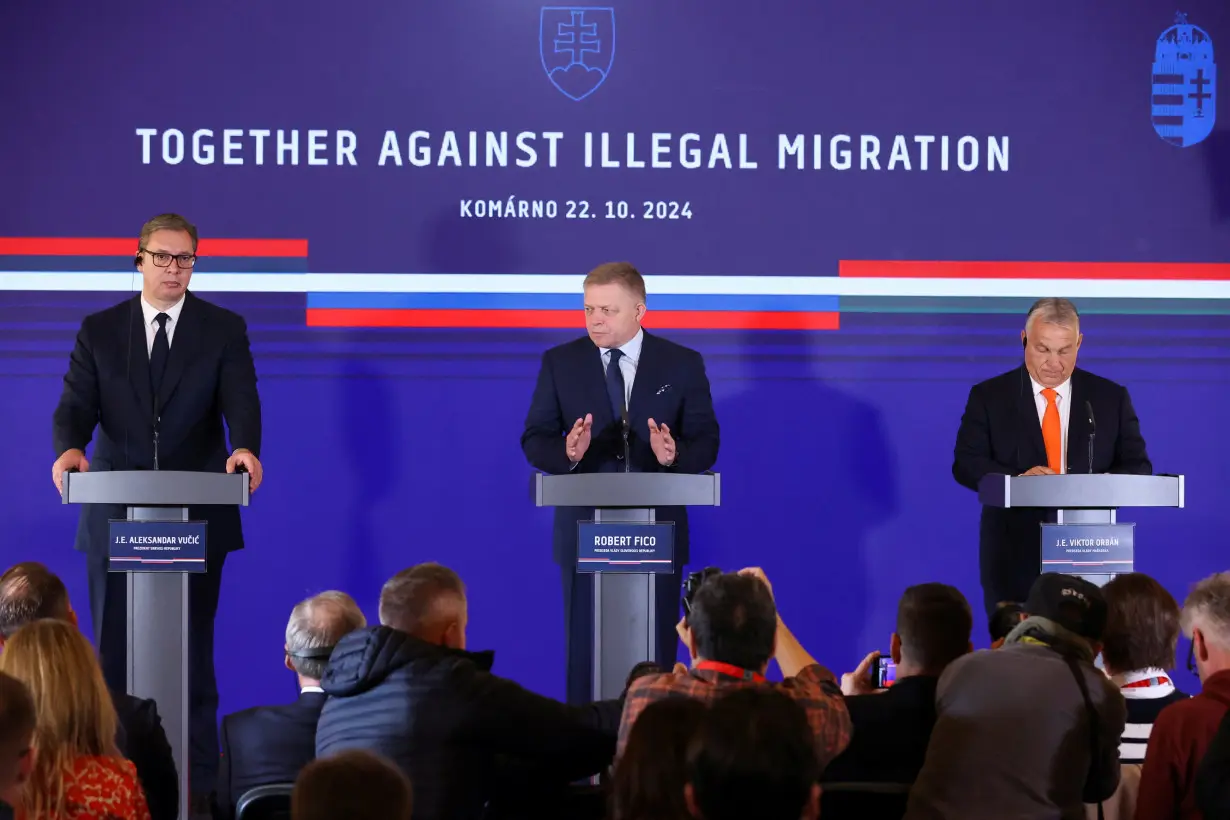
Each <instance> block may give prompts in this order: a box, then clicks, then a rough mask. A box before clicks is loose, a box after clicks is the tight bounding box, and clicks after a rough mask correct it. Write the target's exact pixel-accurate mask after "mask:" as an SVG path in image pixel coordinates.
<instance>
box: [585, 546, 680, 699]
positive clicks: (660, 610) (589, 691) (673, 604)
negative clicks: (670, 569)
mask: <svg viewBox="0 0 1230 820" xmlns="http://www.w3.org/2000/svg"><path fill="white" fill-rule="evenodd" d="M561 573H562V578H563V584H564V624H565V626H566V628H567V630H568V703H570V704H572V705H574V706H579V705H581V704H585V703H592V702H593V700H594V649H593V646H594V579H593V576H592V575H589V574H587V573H578V572H577V571H576V567H575V565H568V566H564V567H561ZM681 583H682V581H681V580H680V573H679V572H678V571H676V572H675V573H674V574H672V575H659V576H658V578H657V581H656V587H655V589H656V591H657V599H658V600H657V612H656V618H657V625H658V640H657V644H658V652H657V657H656V658H644V660H647V661H657V662H658V663H659V664H661V665H662V666H664V667H665V668H666V669H670V668H671V667H672V666H674V664H675V659H676V658H677V657H678V654H679V635H678V634H677V633H676V632H675V625H676V624H677V623H678V622H679V618H680V609H679V607H680V605H679V599H680V593H681V588H680V585H681ZM627 671H629V672H631V671H632V670H631V669H628V670H627Z"/></svg>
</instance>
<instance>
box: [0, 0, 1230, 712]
mask: <svg viewBox="0 0 1230 820" xmlns="http://www.w3.org/2000/svg"><path fill="white" fill-rule="evenodd" d="M1184 11H1185V12H1186V13H1187V17H1186V21H1185V22H1184V21H1176V17H1175V9H1174V8H1173V7H1172V6H1171V5H1170V4H1168V3H1164V2H1162V1H1161V0H1129V1H1128V2H1117V3H1111V2H1102V3H1095V4H1086V5H1085V6H1083V7H1079V8H1078V7H1074V6H1072V4H1070V3H1066V2H1063V3H1061V2H1058V0H1044V1H1043V2H1039V3H1034V4H1032V5H1030V6H1029V8H1027V9H1026V8H1020V9H1017V8H1009V7H1002V6H1001V5H997V4H996V5H993V4H986V3H976V2H973V1H972V0H936V1H935V2H932V3H929V4H923V5H920V4H916V3H908V2H903V0H874V1H873V2H865V3H861V4H853V5H851V4H846V5H844V6H843V5H842V4H832V3H821V4H802V3H797V2H783V0H766V2H763V3H760V4H757V5H755V7H754V8H753V7H752V6H749V5H748V4H747V3H736V2H734V0H710V2H707V3H705V4H703V5H702V4H699V3H694V2H676V3H669V4H660V3H655V4H651V3H647V2H643V0H642V1H640V2H632V1H631V0H621V2H617V3H613V4H612V6H610V7H605V8H584V9H571V8H564V9H561V8H555V7H551V8H546V9H544V8H543V7H542V6H541V5H540V4H537V3H529V2H523V0H500V2H494V0H486V2H482V1H480V0H455V1H454V2H450V3H443V4H440V3H413V4H393V5H390V4H388V3H381V2H373V0H355V2H352V3H349V4H348V5H347V6H346V7H345V9H344V11H339V9H338V7H337V6H336V4H326V3H321V2H315V1H314V0H313V1H312V2H305V1H304V0H300V2H296V3H293V4H292V3H290V2H287V0H270V2H267V3H264V4H261V5H260V6H259V7H254V6H252V5H251V4H247V3H238V2H217V3H211V4H208V5H207V6H205V7H202V6H199V5H198V6H194V7H192V8H188V7H184V8H176V7H168V6H166V5H165V4H154V3H150V2H134V3H128V4H126V5H125V6H124V8H123V9H112V8H107V9H105V10H104V9H101V8H94V7H90V8H83V7H81V6H79V4H76V3H69V2H67V1H66V0H39V2H35V1H34V0H15V2H11V3H9V4H7V5H6V7H5V9H4V11H3V12H0V78H3V79H0V102H2V103H3V104H2V106H0V111H3V114H2V115H0V117H2V119H0V181H2V184H3V191H4V194H5V196H4V197H3V198H2V199H0V271H2V272H0V333H2V334H3V345H2V346H0V378H2V379H3V381H2V383H0V426H2V429H4V430H5V431H6V433H7V441H8V449H7V453H8V459H7V464H8V469H7V471H6V473H5V475H4V478H3V479H2V482H3V484H2V486H0V498H2V499H3V510H4V514H3V516H0V562H3V563H5V564H8V563H12V562H14V561H17V560H21V559H27V558H36V559H39V560H43V561H45V562H47V563H48V564H49V565H50V566H52V567H53V568H54V569H56V570H57V571H59V572H60V573H61V574H62V575H63V576H64V577H65V579H66V581H67V582H68V583H69V584H70V588H71V592H72V594H73V597H74V601H75V602H76V604H77V607H78V609H79V610H80V611H81V614H82V616H83V619H85V615H86V610H87V609H88V607H87V606H86V600H87V599H86V587H85V566H84V560H83V558H82V556H80V555H78V554H76V553H74V552H73V551H72V549H71V544H72V536H73V532H74V528H75V525H76V511H75V510H72V509H69V508H66V507H64V506H62V505H61V504H60V503H59V499H58V497H57V495H56V493H55V491H54V488H53V486H52V484H51V482H50V476H49V467H50V464H51V462H52V460H53V458H54V455H55V454H54V453H52V452H51V446H50V418H51V411H52V409H53V408H54V406H55V403H56V400H57V397H58V395H59V390H60V380H61V378H62V376H63V373H64V370H65V368H66V365H67V356H68V352H69V350H70V349H71V345H72V340H73V336H74V333H75V331H76V328H77V326H78V324H79V322H80V320H81V318H82V317H83V316H84V315H85V314H87V313H88V312H91V311H93V310H97V309H100V308H102V307H105V306H108V305H110V304H113V303H115V302H117V301H119V300H120V299H122V298H124V297H125V294H126V293H128V292H130V291H131V290H132V289H133V288H134V287H135V286H136V285H138V284H139V280H135V281H134V277H133V276H132V275H131V271H130V269H129V268H126V267H125V264H126V260H129V259H131V252H132V248H133V247H134V246H135V235H136V232H137V229H138V228H139V226H140V225H141V223H142V222H144V221H145V220H146V219H147V218H148V217H150V216H152V215H153V214H156V213H159V212H162V211H167V210H174V211H178V212H181V213H184V214H185V215H187V216H188V217H189V218H190V219H192V220H193V221H195V222H196V223H197V224H198V226H199V227H200V230H201V232H202V236H203V237H204V240H203V244H202V248H201V253H202V259H201V262H200V263H199V267H198V271H197V273H196V275H195V278H194V280H193V287H194V289H195V290H196V291H197V292H199V293H201V294H202V295H204V296H205V298H210V299H214V300H215V301H217V302H219V303H221V304H223V305H225V306H228V307H231V308H233V309H235V310H238V311H240V312H241V313H243V315H244V316H245V317H247V319H248V322H249V327H250V332H251V337H252V342H253V349H254V353H255V355H256V357H257V367H258V372H259V375H260V389H261V396H262V401H263V404H264V410H265V430H266V433H265V448H264V452H263V454H262V456H263V459H262V460H263V462H264V464H265V469H266V482H265V484H264V486H263V487H262V488H261V490H260V491H259V492H258V493H257V494H256V497H255V499H254V503H253V506H252V507H251V508H250V509H249V510H247V511H246V512H245V514H244V522H245V527H246V532H247V537H248V544H249V548H248V549H246V550H244V551H243V552H240V553H236V554H233V555H232V556H231V557H230V558H229V559H228V561H227V565H226V570H225V573H226V574H225V583H224V587H223V591H222V599H221V605H220V606H221V609H220V613H219V616H218V654H219V684H220V688H221V694H222V709H223V711H231V710H234V709H237V708H241V707H244V706H247V705H251V704H255V703H259V702H267V701H274V700H283V699H287V698H289V697H290V696H291V694H292V691H293V689H292V687H293V680H292V678H291V676H290V674H289V673H287V672H285V671H284V670H283V669H282V667H281V647H282V630H283V628H284V626H285V621H286V617H287V616H288V614H289V611H290V608H291V606H292V605H293V604H294V603H295V602H296V601H297V600H299V599H300V598H302V597H304V596H306V595H308V594H311V593H313V592H316V591H319V590H321V589H324V588H329V587H336V588H340V589H344V590H346V591H348V592H351V593H352V594H353V595H355V597H356V598H357V599H358V600H359V601H360V603H361V604H362V605H363V606H364V608H365V610H366V611H367V612H368V614H369V617H371V618H374V617H375V602H376V598H377V595H378V592H379V588H380V584H381V583H382V582H383V581H384V580H385V579H386V578H387V577H389V576H390V575H392V574H393V573H394V572H396V571H398V570H400V569H402V568H404V567H406V566H409V565H411V564H413V563H417V562H419V561H425V560H439V561H442V562H444V563H447V564H449V565H450V566H452V567H454V568H455V569H457V570H458V571H459V572H460V573H461V574H462V575H463V577H464V578H465V579H466V581H467V583H468V585H469V588H470V607H471V626H470V640H471V643H472V644H473V645H475V646H477V647H483V648H486V647H492V648H496V649H497V650H498V654H497V657H498V660H497V667H496V668H497V670H498V671H499V672H501V673H503V674H505V675H508V676H511V677H514V678H517V679H519V680H521V681H523V682H524V683H526V684H527V685H529V686H531V687H533V688H535V689H538V690H539V691H542V692H545V693H549V694H553V695H562V693H563V678H564V664H563V656H564V653H563V646H564V644H563V639H564V634H563V623H562V614H561V608H562V602H561V600H560V592H559V589H558V574H557V572H556V571H555V569H554V566H553V564H552V563H551V557H550V527H551V522H550V512H549V511H547V510H537V509H535V508H533V506H532V505H531V503H530V499H529V491H528V486H529V481H528V476H529V468H528V467H527V465H526V464H525V461H524V458H523V456H522V454H521V452H520V449H519V446H518V437H519V434H520V432H521V426H522V422H523V418H524V412H525V409H526V407H527V404H528V400H529V395H530V390H531V388H532V385H533V379H534V377H535V374H536V370H537V366H538V359H539V356H540V354H541V351H542V350H543V349H544V348H545V347H547V346H549V345H552V344H556V343H558V342H561V341H564V340H566V339H569V338H572V337H574V336H576V335H578V334H579V333H580V328H581V326H582V323H583V318H582V313H581V310H580V297H579V284H580V276H581V275H582V274H584V272H585V271H586V270H588V269H589V268H591V267H593V266H595V265H596V264H598V263H600V262H603V261H609V260H612V259H628V260H631V261H633V262H634V263H635V264H637V265H638V266H639V267H640V268H641V270H642V271H644V272H645V273H646V274H647V275H648V276H649V277H650V279H649V289H650V298H649V307H650V313H649V318H648V320H647V322H648V324H649V326H651V327H653V328H655V329H658V330H659V331H660V332H661V333H662V334H663V335H667V336H669V337H671V338H674V339H676V340H678V341H680V342H682V343H684V344H688V345H691V346H694V347H696V348H698V349H699V350H701V351H702V352H703V353H704V355H705V357H706V362H707V364H708V366H709V373H710V378H711V379H712V383H713V391H714V398H715V402H716V407H717V411H718V414H719V418H720V421H721V424H722V429H723V446H722V450H721V456H720V459H719V463H718V469H719V470H720V471H721V472H722V475H723V484H724V487H723V505H722V506H721V507H720V508H717V509H714V510H701V511H697V512H696V513H695V514H694V518H693V521H694V527H693V544H694V546H693V550H694V552H693V557H694V561H695V567H700V566H704V565H718V566H722V567H726V568H738V567H741V566H746V565H752V564H758V565H761V566H764V567H765V568H766V571H767V573H768V575H769V577H770V578H771V579H772V580H773V581H774V583H775V588H776V590H777V594H778V597H779V601H780V605H781V608H782V610H783V613H784V615H785V617H786V618H787V619H788V620H789V622H790V623H791V626H792V627H793V628H794V629H795V631H796V633H797V634H798V635H799V636H800V638H801V639H802V641H803V643H804V645H805V646H807V647H808V648H809V649H810V650H811V651H812V652H813V654H815V655H816V656H817V657H818V658H820V659H822V660H823V661H824V662H826V663H828V664H830V665H831V666H833V667H835V668H836V669H837V670H838V671H841V670H844V669H849V668H852V667H853V665H854V664H855V663H856V662H857V660H858V659H860V658H861V656H862V655H863V654H864V653H865V652H867V651H870V650H872V649H886V648H887V642H888V634H889V632H890V631H891V629H892V625H893V620H894V615H895V608H896V602H897V599H898V597H899V595H900V593H901V591H902V589H903V588H904V587H905V586H907V585H909V584H912V583H917V582H921V581H928V580H943V581H948V582H951V583H954V584H956V585H958V586H959V587H960V588H961V589H962V590H963V591H964V592H965V593H966V595H967V596H968V597H969V598H970V600H971V601H974V602H975V603H977V602H978V601H979V600H981V594H980V592H979V588H978V572H977V518H978V505H977V503H976V500H975V498H974V496H973V494H971V493H969V492H967V491H965V490H963V489H962V488H960V487H958V486H957V485H956V484H955V482H953V480H952V478H951V474H950V466H951V459H952V443H953V438H954V436H955V433H956V429H957V424H958V421H959V418H960V414H961V410H962V408H963V406H964V401H965V398H966V394H967V391H968V389H969V387H970V385H971V384H973V383H974V382H976V381H979V380H981V379H984V378H987V377H989V376H992V375H995V374H997V373H999V372H1002V371H1004V370H1006V369H1008V368H1011V367H1013V366H1015V365H1016V364H1017V363H1018V362H1019V356H1020V344H1019V341H1018V339H1017V334H1018V332H1019V330H1020V327H1021V325H1022V321H1023V313H1024V310H1025V308H1026V306H1027V305H1028V304H1029V302H1030V301H1031V299H1032V297H1035V296H1042V295H1067V296H1071V297H1073V298H1074V299H1076V301H1077V303H1078V306H1080V307H1081V308H1082V310H1083V312H1084V314H1085V318H1084V321H1083V324H1082V329H1083V331H1084V333H1085V346H1084V347H1083V348H1082V354H1081V362H1080V363H1081V365H1082V366H1084V367H1086V368H1088V369H1090V370H1093V371H1094V372H1097V373H1099V374H1100V375H1103V376H1107V377H1109V378H1112V379H1115V380H1118V381H1121V382H1123V383H1125V384H1127V385H1128V386H1129V387H1130V389H1131V390H1132V394H1133V399H1134V401H1135V403H1136V406H1137V409H1138V411H1139V414H1140V417H1141V421H1142V425H1143V430H1144V433H1145V436H1146V438H1147V441H1148V444H1149V450H1150V454H1151V456H1152V458H1153V462H1154V465H1155V468H1156V469H1157V470H1158V471H1159V472H1181V473H1184V474H1186V475H1187V476H1188V492H1187V508H1186V509H1184V510H1179V511H1173V510H1171V511H1139V512H1135V511H1134V512H1133V513H1131V515H1130V516H1125V517H1129V518H1131V519H1132V520H1135V521H1137V522H1138V528H1137V540H1138V568H1140V569H1142V570H1143V571H1146V572H1149V573H1151V574H1153V575H1155V576H1156V577H1158V578H1159V579H1160V580H1162V581H1163V582H1164V583H1165V584H1166V585H1167V587H1168V588H1169V589H1170V590H1171V591H1172V592H1173V593H1174V594H1175V595H1176V596H1177V597H1180V598H1181V597H1182V596H1183V595H1184V594H1185V592H1186V589H1187V587H1188V585H1189V584H1190V583H1191V582H1193V581H1195V580H1197V579H1198V578H1200V577H1202V576H1204V575H1207V574H1209V573H1211V572H1214V571H1218V570H1222V569H1226V557H1225V556H1226V551H1225V548H1224V544H1223V540H1224V539H1223V537H1222V534H1221V531H1220V529H1219V526H1218V525H1219V522H1220V521H1221V520H1222V516H1220V515H1219V513H1220V512H1221V504H1222V503H1224V501H1223V499H1224V495H1225V492H1224V488H1225V487H1226V486H1227V484H1228V481H1230V475H1228V468H1227V466H1226V465H1227V463H1228V461H1230V459H1228V456H1230V451H1228V450H1230V448H1228V447H1227V444H1226V441H1225V438H1224V437H1223V436H1221V435H1220V431H1221V430H1222V429H1223V427H1224V418H1225V415H1226V404H1227V399H1228V398H1230V383H1228V378H1230V369H1228V367H1227V365H1228V364H1230V264H1227V261H1228V259H1230V226H1228V218H1227V217H1228V214H1230V194H1228V193H1227V192H1228V191H1230V170H1228V169H1230V136H1228V132H1227V130H1226V128H1225V127H1224V126H1218V125H1217V124H1216V113H1217V112H1218V110H1219V109H1220V110H1221V111H1223V112H1224V110H1225V109H1224V105H1223V104H1222V98H1223V97H1224V96H1225V95H1224V94H1220V93H1218V91H1217V89H1216V60H1215V56H1216V55H1215V54H1214V53H1213V51H1212V43H1213V42H1215V41H1216V42H1219V43H1220V42H1230V40H1227V38H1230V7H1227V6H1226V4H1225V3H1224V2H1217V0H1200V1H1199V2H1196V1H1193V2H1192V3H1190V4H1189V7H1188V8H1186V9H1184ZM420 132H421V133H420ZM450 132H451V133H452V136H449V134H450ZM471 132H473V137H471ZM604 134H605V135H606V138H605V144H606V146H607V148H606V152H605V154H604V153H603V144H604V143H603V135H604ZM587 135H589V136H588V137H587ZM629 135H631V136H629ZM689 135H690V136H689ZM471 140H473V142H472V143H471ZM587 144H588V153H587ZM471 145H472V146H473V148H471ZM629 145H631V149H630V148H629ZM292 146H293V149H292ZM630 152H631V159H632V162H631V163H630V162H629V153H630ZM604 159H605V162H606V166H607V167H604ZM239 160H241V161H242V163H240V162H238V161H239ZM655 160H656V162H657V166H658V167H654V163H655ZM638 162H643V163H644V166H645V167H637V163H638ZM416 163H417V164H416ZM615 163H618V167H613V165H614V164H615ZM753 163H754V164H755V167H750V166H751V165H752V164H753ZM668 164H669V167H667V165H668ZM696 164H699V167H690V166H693V165H696ZM728 165H729V167H728ZM629 166H631V167H629ZM817 166H818V167H817ZM496 203H498V204H496ZM608 203H609V204H608ZM621 203H626V204H624V205H621ZM570 214H571V216H570ZM220 240H251V241H246V242H223V241H220ZM282 240H285V241H282ZM211 243H212V244H211ZM975 608H977V607H975ZM86 620H88V619H86ZM978 629H979V630H980V633H979V636H978V637H979V639H980V641H981V642H982V643H984V644H985V638H984V636H983V634H982V632H981V630H982V624H981V623H979V626H978ZM1184 684H1185V685H1186V686H1187V687H1189V688H1191V687H1193V686H1194V682H1192V681H1191V680H1190V679H1184Z"/></svg>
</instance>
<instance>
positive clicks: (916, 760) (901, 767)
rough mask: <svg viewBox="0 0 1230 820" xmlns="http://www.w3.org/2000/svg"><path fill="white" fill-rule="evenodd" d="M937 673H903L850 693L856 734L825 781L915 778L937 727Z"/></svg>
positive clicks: (904, 780) (848, 701)
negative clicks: (881, 686)
mask: <svg viewBox="0 0 1230 820" xmlns="http://www.w3.org/2000/svg"><path fill="white" fill-rule="evenodd" d="M938 682H939V678H938V677H933V676H928V675H913V676H911V677H908V678H902V679H901V680H899V681H897V682H896V683H895V684H893V686H891V687H890V688H889V689H888V691H886V692H881V693H876V694H870V695H855V696H853V697H848V698H846V708H847V709H849V710H850V723H851V724H852V725H853V727H854V733H853V734H852V735H851V737H850V745H849V746H847V747H846V750H845V751H844V752H842V753H841V754H839V755H838V756H837V757H835V758H834V759H833V762H831V763H830V764H829V765H828V766H827V767H826V768H825V770H824V782H826V783H870V782H875V783H913V782H914V779H915V778H916V777H918V772H919V770H921V769H922V764H923V760H924V759H925V758H926V756H927V744H928V743H930V741H931V730H932V729H934V728H935V688H936V684H937V683H938Z"/></svg>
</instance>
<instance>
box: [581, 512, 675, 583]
mask: <svg viewBox="0 0 1230 820" xmlns="http://www.w3.org/2000/svg"><path fill="white" fill-rule="evenodd" d="M674 571H675V524H674V522H669V521H668V522H665V523H661V524H647V523H646V524H636V523H627V522H620V523H609V524H608V523H603V522H595V521H579V522H577V572H648V573H663V574H670V573H672V572H674Z"/></svg>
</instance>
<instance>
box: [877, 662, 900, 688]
mask: <svg viewBox="0 0 1230 820" xmlns="http://www.w3.org/2000/svg"><path fill="white" fill-rule="evenodd" d="M871 677H872V682H873V683H874V684H875V688H876V689H887V688H888V687H890V686H892V685H893V684H894V683H895V682H896V680H897V664H895V663H893V659H892V658H891V657H889V656H888V655H881V656H880V657H879V658H877V659H876V665H875V669H874V670H873V672H872V675H871Z"/></svg>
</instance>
